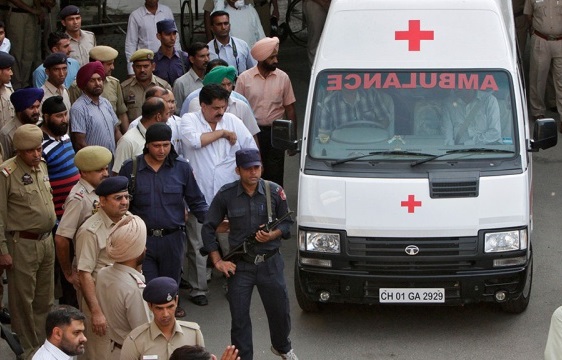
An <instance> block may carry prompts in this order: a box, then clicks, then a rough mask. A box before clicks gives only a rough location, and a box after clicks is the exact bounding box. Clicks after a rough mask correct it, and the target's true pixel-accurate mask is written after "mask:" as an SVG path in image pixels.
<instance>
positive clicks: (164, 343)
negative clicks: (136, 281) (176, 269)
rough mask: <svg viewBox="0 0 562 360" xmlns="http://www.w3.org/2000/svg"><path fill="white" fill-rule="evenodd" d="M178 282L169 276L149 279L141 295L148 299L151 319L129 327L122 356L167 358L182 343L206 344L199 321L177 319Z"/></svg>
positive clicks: (129, 358) (123, 359) (134, 359)
mask: <svg viewBox="0 0 562 360" xmlns="http://www.w3.org/2000/svg"><path fill="white" fill-rule="evenodd" d="M178 290H179V287H178V283H177V281H176V280H175V279H172V278H169V277H158V278H155V279H152V280H151V281H150V282H149V283H148V284H147V285H146V288H145V289H144V292H143V298H144V300H145V301H146V302H147V303H148V307H149V309H150V311H152V313H153V315H154V320H153V321H151V322H148V323H146V324H144V325H141V326H139V327H137V328H136V329H134V330H133V331H131V333H130V334H129V335H127V337H126V338H125V342H124V343H123V349H122V350H121V360H138V359H143V358H148V357H145V356H148V355H156V356H157V358H158V359H169V358H170V356H171V355H172V353H173V352H174V350H175V349H177V348H179V347H181V346H184V345H200V346H205V342H204V340H203V334H202V333H201V330H200V328H199V325H198V324H197V323H194V322H188V321H181V320H176V318H175V316H174V314H175V311H176V306H177V304H178Z"/></svg>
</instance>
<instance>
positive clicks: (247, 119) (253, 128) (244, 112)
mask: <svg viewBox="0 0 562 360" xmlns="http://www.w3.org/2000/svg"><path fill="white" fill-rule="evenodd" d="M195 91H197V90H195ZM199 110H201V103H200V102H199V97H195V98H193V99H191V101H190V102H189V110H188V112H190V113H191V112H196V111H199ZM226 112H228V113H231V114H233V115H236V117H238V118H239V119H240V120H242V122H243V123H244V125H245V126H246V128H247V129H248V131H249V132H250V134H252V135H256V134H257V133H259V132H260V128H259V126H258V122H257V120H256V118H255V116H254V112H253V111H252V109H251V108H250V107H249V106H248V104H246V103H244V102H243V101H242V100H239V99H236V98H234V97H232V96H230V97H229V98H228V106H227V107H226Z"/></svg>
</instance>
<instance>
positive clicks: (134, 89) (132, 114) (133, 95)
mask: <svg viewBox="0 0 562 360" xmlns="http://www.w3.org/2000/svg"><path fill="white" fill-rule="evenodd" d="M153 86H161V87H163V88H164V89H166V90H170V91H172V87H171V86H170V84H168V82H167V81H166V80H164V79H161V78H159V77H158V76H156V75H152V80H151V81H150V84H149V85H148V86H147V87H146V89H145V88H144V87H143V86H142V85H141V84H139V83H138V81H137V78H135V77H132V78H129V79H127V80H125V81H123V82H122V83H121V88H122V89H123V99H124V100H125V105H127V115H128V116H129V119H136V118H138V117H139V116H141V115H142V104H143V103H144V93H145V92H146V90H148V89H149V88H151V87H153Z"/></svg>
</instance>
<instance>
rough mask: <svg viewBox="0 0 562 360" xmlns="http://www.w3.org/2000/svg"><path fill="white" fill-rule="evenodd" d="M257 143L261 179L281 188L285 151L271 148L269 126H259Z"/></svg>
mask: <svg viewBox="0 0 562 360" xmlns="http://www.w3.org/2000/svg"><path fill="white" fill-rule="evenodd" d="M258 141H259V143H260V153H261V158H262V162H263V174H262V178H263V179H265V180H270V181H273V182H274V183H276V184H278V185H280V186H281V187H283V175H284V173H285V150H279V149H274V148H273V147H272V146H271V126H260V132H259V133H258Z"/></svg>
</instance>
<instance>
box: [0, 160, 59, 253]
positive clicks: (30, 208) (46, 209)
mask: <svg viewBox="0 0 562 360" xmlns="http://www.w3.org/2000/svg"><path fill="white" fill-rule="evenodd" d="M0 172H1V174H0V254H2V255H3V254H7V253H8V248H7V244H6V233H8V232H11V231H29V232H33V233H36V234H44V233H47V232H49V231H51V230H52V229H53V226H55V222H56V220H57V216H56V214H55V205H54V204H53V195H52V189H51V184H50V183H49V175H48V172H47V164H45V162H44V161H42V162H41V163H40V164H39V166H38V167H37V168H33V169H32V168H30V167H29V166H27V165H26V164H25V163H24V162H23V161H22V160H21V159H20V158H19V157H18V156H16V157H13V158H11V159H9V160H8V161H6V162H4V163H3V164H2V165H0Z"/></svg>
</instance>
